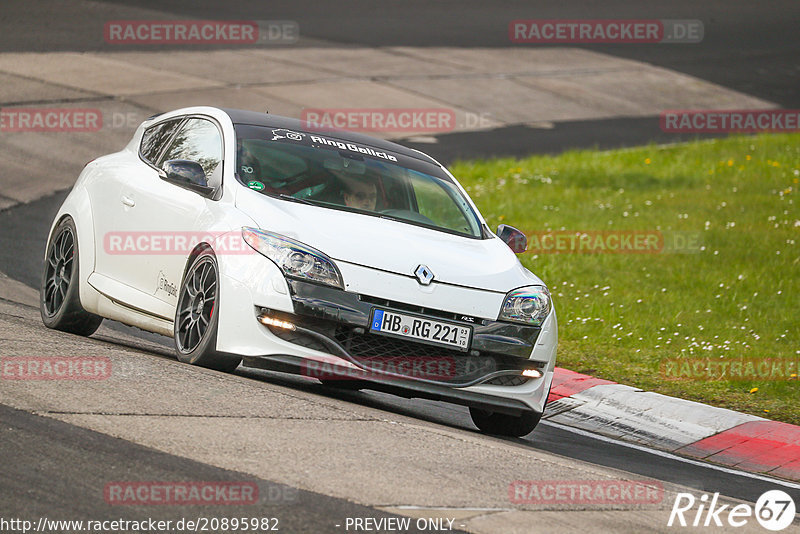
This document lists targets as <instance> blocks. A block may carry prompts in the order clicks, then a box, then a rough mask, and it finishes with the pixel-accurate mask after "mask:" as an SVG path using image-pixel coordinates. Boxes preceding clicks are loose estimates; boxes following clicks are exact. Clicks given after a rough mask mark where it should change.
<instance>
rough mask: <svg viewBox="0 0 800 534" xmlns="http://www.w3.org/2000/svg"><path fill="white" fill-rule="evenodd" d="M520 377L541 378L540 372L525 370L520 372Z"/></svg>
mask: <svg viewBox="0 0 800 534" xmlns="http://www.w3.org/2000/svg"><path fill="white" fill-rule="evenodd" d="M522 376H527V377H528V378H542V372H541V371H540V370H538V369H525V370H524V371H522Z"/></svg>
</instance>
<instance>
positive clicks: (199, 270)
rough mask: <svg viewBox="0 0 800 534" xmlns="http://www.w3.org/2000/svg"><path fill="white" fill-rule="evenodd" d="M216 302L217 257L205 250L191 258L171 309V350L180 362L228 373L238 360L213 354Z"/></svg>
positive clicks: (240, 360)
mask: <svg viewBox="0 0 800 534" xmlns="http://www.w3.org/2000/svg"><path fill="white" fill-rule="evenodd" d="M218 303H219V268H218V267H217V258H216V257H215V256H214V253H213V252H211V250H208V249H206V250H204V251H202V252H201V253H200V254H199V255H198V256H197V257H195V258H194V260H193V261H192V264H191V266H190V267H189V269H188V270H187V271H186V276H185V277H184V278H183V283H182V284H181V291H180V296H179V297H178V306H177V307H176V309H175V326H174V331H173V332H174V335H173V339H174V341H175V350H176V352H177V353H178V359H179V360H180V361H182V362H184V363H188V364H191V365H199V366H200V367H208V368H209V369H214V370H217V371H223V372H226V373H230V372H232V371H233V370H234V369H236V368H237V367H238V366H239V364H240V363H241V362H242V358H241V357H237V356H233V355H230V354H222V353H219V352H217V327H218V325H219V314H217V313H215V312H216V311H217V309H218V306H217V305H218Z"/></svg>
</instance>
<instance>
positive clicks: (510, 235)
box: [496, 224, 528, 254]
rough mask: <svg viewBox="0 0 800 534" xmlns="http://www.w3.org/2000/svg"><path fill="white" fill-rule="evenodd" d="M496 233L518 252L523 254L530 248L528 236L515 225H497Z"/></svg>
mask: <svg viewBox="0 0 800 534" xmlns="http://www.w3.org/2000/svg"><path fill="white" fill-rule="evenodd" d="M496 233H497V237H499V238H500V239H502V240H503V242H505V244H506V245H508V248H510V249H511V250H513V251H514V252H515V253H516V254H522V253H523V252H525V251H526V250H527V249H528V238H527V237H525V234H523V233H522V232H520V231H519V230H517V229H516V228H514V227H513V226H509V225H507V224H501V225H500V226H498V227H497V232H496Z"/></svg>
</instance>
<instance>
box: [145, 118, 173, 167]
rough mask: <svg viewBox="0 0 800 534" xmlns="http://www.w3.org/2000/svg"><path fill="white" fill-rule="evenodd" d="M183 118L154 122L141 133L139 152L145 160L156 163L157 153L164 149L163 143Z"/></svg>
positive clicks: (168, 138)
mask: <svg viewBox="0 0 800 534" xmlns="http://www.w3.org/2000/svg"><path fill="white" fill-rule="evenodd" d="M182 120H183V118H182V117H181V118H179V119H173V120H169V121H165V122H162V123H160V124H156V125H155V126H151V127H150V128H148V129H146V130H145V131H144V135H142V143H141V145H140V146H139V154H141V156H142V158H144V160H145V161H147V162H149V163H152V164H153V165H155V164H156V161H157V160H158V155H159V154H161V152H162V151H163V149H164V145H165V144H166V143H167V141H169V140H170V138H171V137H172V134H173V133H175V130H176V129H177V128H178V126H180V124H181V121H182Z"/></svg>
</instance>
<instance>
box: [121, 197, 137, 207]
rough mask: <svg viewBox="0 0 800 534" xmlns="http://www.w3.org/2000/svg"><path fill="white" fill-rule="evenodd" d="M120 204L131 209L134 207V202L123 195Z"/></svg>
mask: <svg viewBox="0 0 800 534" xmlns="http://www.w3.org/2000/svg"><path fill="white" fill-rule="evenodd" d="M122 203H123V204H125V205H126V206H129V207H131V208H132V207H134V206H135V205H136V201H134V200H133V199H132V198H131V197H128V196H125V195H122Z"/></svg>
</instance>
